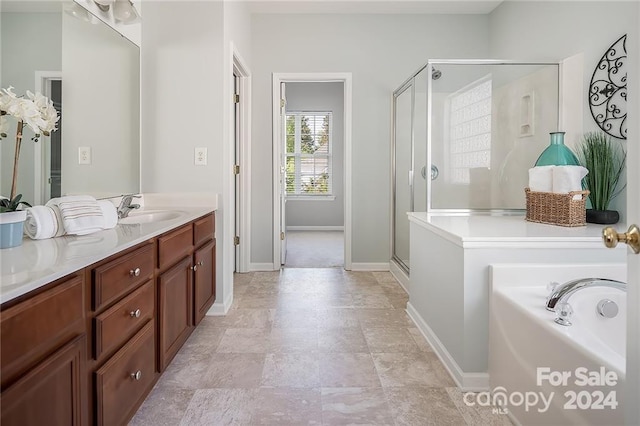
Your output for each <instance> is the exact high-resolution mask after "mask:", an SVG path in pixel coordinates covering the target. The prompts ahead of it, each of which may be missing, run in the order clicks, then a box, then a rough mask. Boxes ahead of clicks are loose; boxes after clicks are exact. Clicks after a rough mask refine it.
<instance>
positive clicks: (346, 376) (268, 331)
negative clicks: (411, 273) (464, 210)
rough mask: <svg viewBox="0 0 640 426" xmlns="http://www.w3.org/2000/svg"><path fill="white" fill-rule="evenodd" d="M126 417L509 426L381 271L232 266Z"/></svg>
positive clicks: (168, 421)
mask: <svg viewBox="0 0 640 426" xmlns="http://www.w3.org/2000/svg"><path fill="white" fill-rule="evenodd" d="M234 286H235V295H234V296H235V300H234V304H233V306H232V308H231V310H230V311H229V313H228V314H227V315H226V316H224V317H206V318H205V319H204V320H203V321H202V323H201V324H200V325H199V326H198V328H197V329H196V330H195V331H194V332H193V334H192V335H191V337H190V338H189V340H188V341H187V343H186V344H185V345H184V347H183V348H182V349H181V350H180V352H179V353H178V354H177V355H176V358H175V359H174V360H173V362H172V363H171V365H170V366H169V367H168V368H167V370H166V371H165V373H164V374H163V375H162V377H161V378H160V380H159V381H158V383H157V384H156V386H155V388H154V389H153V391H152V392H151V393H150V395H149V397H148V398H147V400H146V401H145V402H144V403H143V405H142V406H141V408H140V410H139V411H138V413H137V414H136V415H135V417H134V418H133V419H132V421H131V423H130V425H135V426H137V425H153V426H159V425H215V426H217V425H344V424H367V425H416V426H422V425H482V426H484V425H510V424H511V423H510V422H509V420H508V419H507V417H506V416H499V415H492V414H491V410H490V409H486V408H485V409H478V408H472V407H467V406H466V405H465V404H464V403H463V400H462V393H461V392H460V391H459V390H458V389H457V388H456V387H455V385H454V383H453V381H452V380H451V378H450V377H449V375H448V373H447V372H446V370H445V369H444V367H443V366H442V364H441V363H440V361H439V360H438V358H437V356H436V355H435V354H434V353H433V351H432V350H431V348H430V347H429V345H428V344H427V342H426V341H425V340H424V338H423V337H422V335H421V334H420V332H419V331H418V330H417V329H416V328H415V326H414V325H413V323H412V322H411V320H410V319H409V318H408V316H407V314H406V313H405V311H404V308H405V306H406V303H407V300H408V296H407V294H406V293H405V292H404V290H403V289H402V287H400V285H399V284H398V283H397V282H396V281H395V279H394V278H393V276H392V275H391V274H390V273H388V272H347V271H343V270H341V269H337V268H327V269H310V268H306V269H283V270H282V271H280V272H255V273H250V274H241V275H236V276H235V279H234Z"/></svg>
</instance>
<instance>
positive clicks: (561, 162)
mask: <svg viewBox="0 0 640 426" xmlns="http://www.w3.org/2000/svg"><path fill="white" fill-rule="evenodd" d="M564 133H565V132H553V133H549V134H550V135H551V143H550V144H549V146H548V147H547V148H546V149H545V150H544V151H542V154H540V157H538V160H536V166H579V165H580V162H579V161H578V158H577V157H576V155H575V154H574V153H573V151H571V149H569V147H568V146H566V145H565V144H564Z"/></svg>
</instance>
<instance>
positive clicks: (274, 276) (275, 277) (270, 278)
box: [251, 271, 281, 284]
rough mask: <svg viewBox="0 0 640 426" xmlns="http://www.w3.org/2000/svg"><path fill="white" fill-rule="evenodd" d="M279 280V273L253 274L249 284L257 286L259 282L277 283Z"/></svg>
mask: <svg viewBox="0 0 640 426" xmlns="http://www.w3.org/2000/svg"><path fill="white" fill-rule="evenodd" d="M280 278H281V273H280V271H265V272H254V273H253V277H252V279H251V284H258V283H261V282H278V281H280Z"/></svg>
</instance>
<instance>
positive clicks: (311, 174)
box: [285, 112, 333, 196]
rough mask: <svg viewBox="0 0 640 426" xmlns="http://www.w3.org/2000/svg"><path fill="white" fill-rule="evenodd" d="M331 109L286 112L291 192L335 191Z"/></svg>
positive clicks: (319, 192)
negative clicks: (333, 187)
mask: <svg viewBox="0 0 640 426" xmlns="http://www.w3.org/2000/svg"><path fill="white" fill-rule="evenodd" d="M331 132H332V114H331V112H287V114H286V138H287V139H286V150H285V152H286V154H285V155H286V188H287V195H288V196H318V195H321V196H327V195H332V194H331V191H332V180H333V179H332V178H333V173H332V161H331V149H332V143H331Z"/></svg>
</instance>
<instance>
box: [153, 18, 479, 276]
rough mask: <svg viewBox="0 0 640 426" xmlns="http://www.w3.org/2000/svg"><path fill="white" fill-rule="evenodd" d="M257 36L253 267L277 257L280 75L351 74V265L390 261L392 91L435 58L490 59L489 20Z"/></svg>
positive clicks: (278, 25) (358, 21)
mask: <svg viewBox="0 0 640 426" xmlns="http://www.w3.org/2000/svg"><path fill="white" fill-rule="evenodd" d="M145 12H146V10H145ZM251 30H252V71H253V111H254V113H253V126H252V135H253V136H252V139H253V142H252V157H253V158H254V160H253V162H252V181H251V187H252V224H251V225H252V250H251V261H252V262H254V263H271V262H272V259H273V255H272V247H273V244H272V236H273V232H272V228H273V217H272V199H273V196H272V161H271V155H272V141H271V134H272V129H271V74H272V73H274V72H278V73H284V72H351V73H352V74H353V164H352V175H353V182H352V193H353V200H352V203H353V228H352V232H353V233H352V236H353V246H352V260H353V262H388V261H389V258H390V253H389V246H390V245H389V235H390V234H389V220H390V218H389V203H390V199H391V197H390V191H389V181H390V159H389V158H390V157H389V156H390V150H391V143H390V141H391V99H392V98H391V94H392V93H393V90H394V89H395V88H397V87H398V86H399V85H400V84H401V83H402V82H403V81H404V80H405V79H407V78H408V77H409V76H410V75H411V74H412V73H413V72H415V71H416V70H417V69H418V68H419V67H420V66H421V65H423V64H424V63H425V62H426V61H427V59H429V58H456V57H469V58H481V57H486V56H487V55H488V53H489V52H488V43H487V42H488V36H489V34H488V16H486V15H477V16H467V15H456V16H448V15H431V16H429V15H411V16H409V15H305V14H291V15H270V14H260V15H253V16H252V28H251ZM305 51H310V53H304V52H305Z"/></svg>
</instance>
